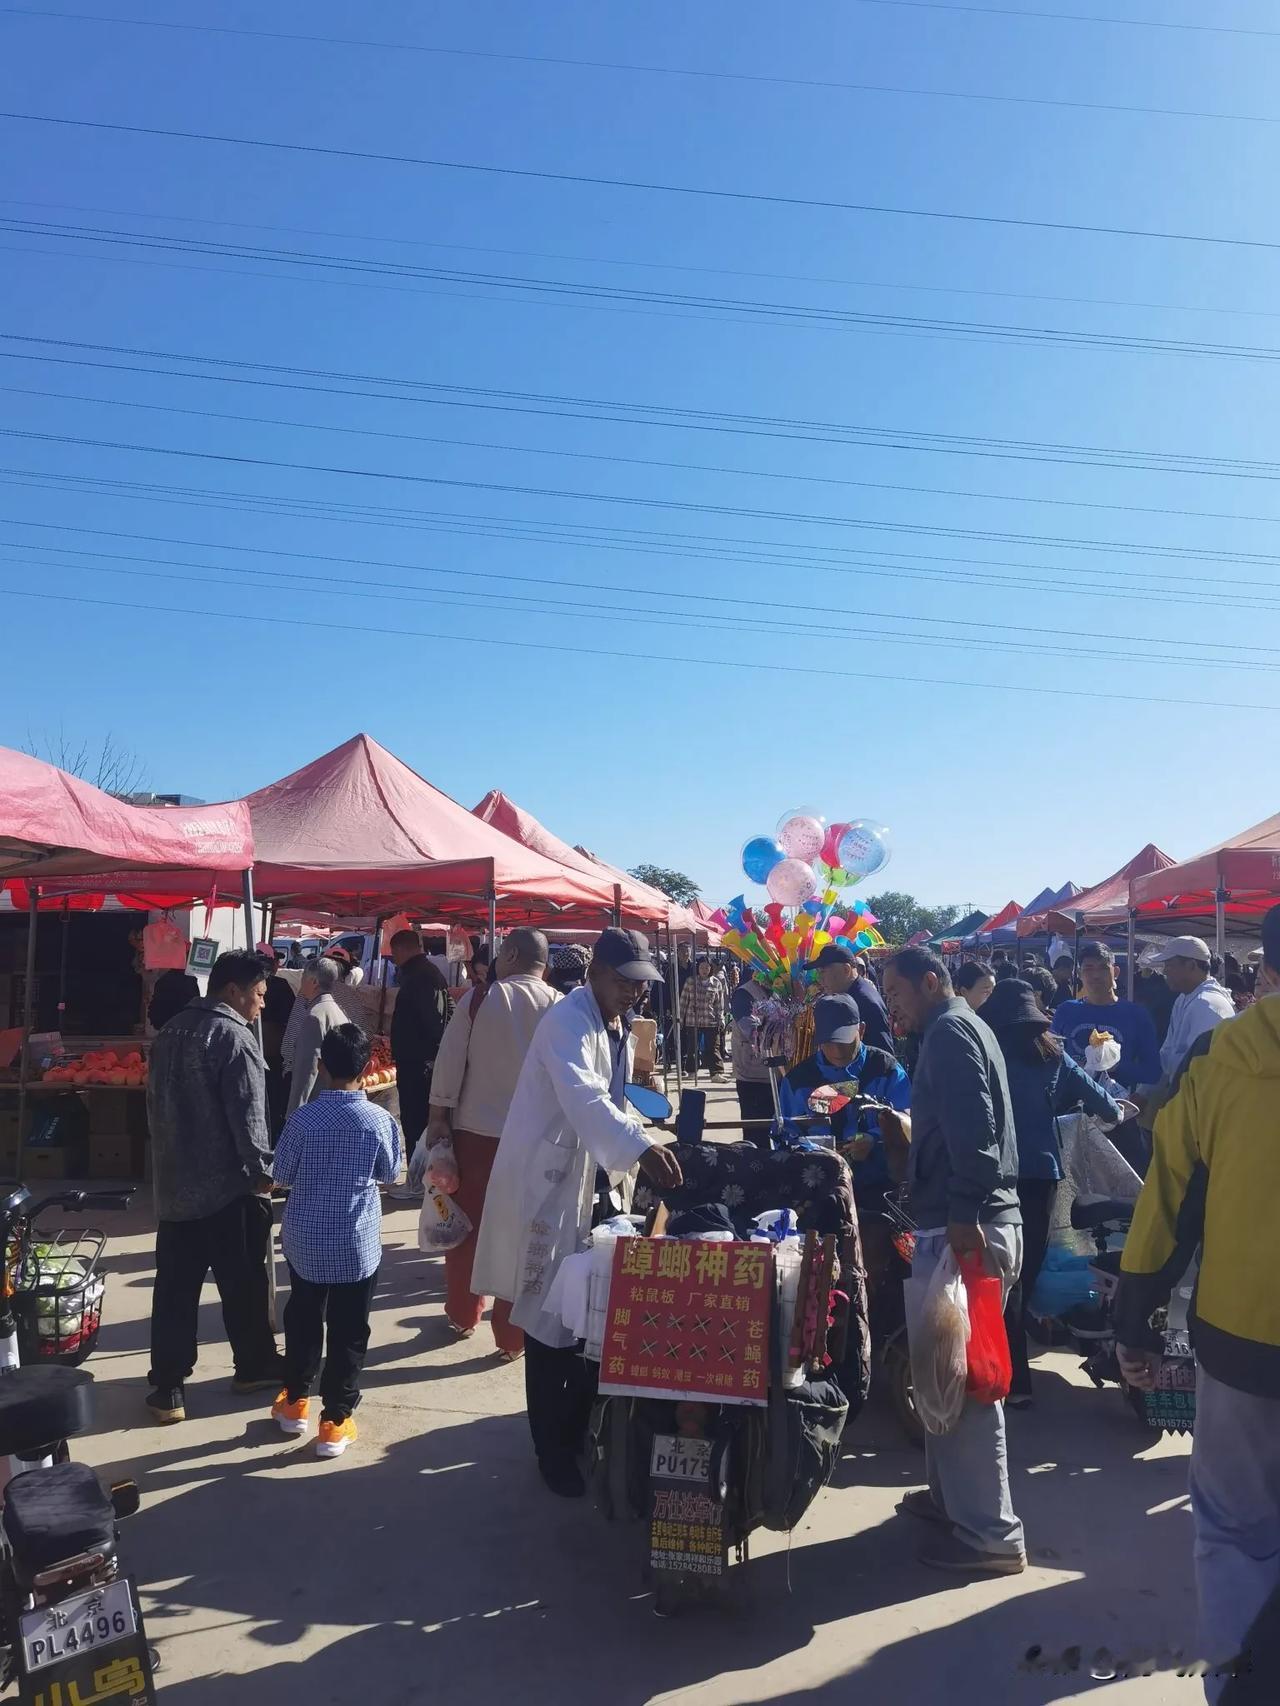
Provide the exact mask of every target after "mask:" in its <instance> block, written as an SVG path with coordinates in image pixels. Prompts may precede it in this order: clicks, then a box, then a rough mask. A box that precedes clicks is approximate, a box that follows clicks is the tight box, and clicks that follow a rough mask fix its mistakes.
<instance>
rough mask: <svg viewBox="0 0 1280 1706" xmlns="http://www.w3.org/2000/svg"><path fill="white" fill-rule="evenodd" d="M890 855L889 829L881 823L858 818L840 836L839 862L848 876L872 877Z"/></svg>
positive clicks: (882, 867) (887, 861) (887, 860)
mask: <svg viewBox="0 0 1280 1706" xmlns="http://www.w3.org/2000/svg"><path fill="white" fill-rule="evenodd" d="M891 856H892V849H891V847H890V844H889V831H888V830H887V829H886V828H885V826H884V825H883V824H882V823H873V822H872V821H871V819H870V818H859V819H858V820H857V822H855V823H851V824H850V825H849V827H848V829H846V830H845V832H844V834H843V835H842V836H841V838H840V863H841V865H842V866H843V867H844V869H845V870H846V871H848V873H849V874H850V876H855V877H873V876H874V875H875V874H876V872H877V871H883V870H884V868H885V866H886V865H887V864H888V863H889V860H890V858H891Z"/></svg>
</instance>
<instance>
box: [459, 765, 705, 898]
mask: <svg viewBox="0 0 1280 1706" xmlns="http://www.w3.org/2000/svg"><path fill="white" fill-rule="evenodd" d="M473 816H475V817H478V818H479V819H480V821H481V822H482V823H487V824H491V825H492V826H493V828H494V829H498V830H501V832H502V833H503V835H508V836H510V837H511V839H512V840H513V841H518V842H519V843H520V845H521V846H522V847H527V848H530V849H531V850H532V851H533V852H535V853H540V854H542V855H543V856H544V857H545V858H547V859H554V860H555V862H556V863H557V864H559V865H563V866H565V867H566V868H567V869H568V870H570V871H578V872H581V873H582V874H583V875H584V876H585V877H586V878H587V879H588V880H589V881H590V882H591V883H592V884H593V885H596V884H599V883H600V882H601V881H607V880H609V879H610V878H611V879H612V888H613V900H614V908H615V910H616V911H617V912H618V913H619V915H620V917H621V918H622V921H623V923H624V924H626V925H628V926H629V927H630V926H641V927H643V926H644V925H646V924H648V925H654V924H666V923H668V922H669V920H670V915H671V913H672V911H673V910H677V911H678V910H679V909H678V908H673V905H672V902H671V901H670V900H669V899H668V898H667V896H666V895H665V894H663V893H662V891H661V890H660V889H655V888H650V886H649V885H648V884H647V883H641V882H637V881H636V879H635V878H634V877H629V876H627V875H626V873H625V872H623V871H615V870H614V869H613V867H612V866H609V865H605V864H604V862H603V861H602V860H600V859H596V858H593V857H592V856H591V855H590V854H589V853H582V852H580V851H579V849H578V848H576V847H571V846H570V845H569V843H568V842H567V841H561V839H560V837H559V836H558V835H553V834H552V832H551V831H550V830H549V829H547V828H546V827H545V825H543V824H541V823H539V822H538V819H537V818H536V817H534V815H533V813H532V812H527V811H525V810H524V808H523V807H522V806H518V805H517V804H516V803H515V801H514V800H513V799H511V798H510V796H509V795H507V794H504V793H503V792H502V791H501V790H500V789H498V788H490V790H489V792H488V793H487V794H486V795H485V797H484V798H483V799H482V800H481V801H480V804H479V805H478V806H476V807H475V808H474V811H473Z"/></svg>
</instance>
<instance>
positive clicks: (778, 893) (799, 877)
mask: <svg viewBox="0 0 1280 1706" xmlns="http://www.w3.org/2000/svg"><path fill="white" fill-rule="evenodd" d="M765 887H766V888H767V889H768V891H769V893H770V895H771V896H772V897H773V899H774V900H776V901H778V902H779V903H780V904H781V905H782V906H803V905H804V903H805V901H807V900H812V898H813V896H814V895H815V894H817V892H818V879H817V877H816V876H814V874H813V871H812V870H811V869H810V867H809V866H808V865H806V864H805V862H804V860H803V859H784V860H783V861H782V862H781V864H778V865H775V866H774V867H773V869H772V870H771V871H770V872H769V876H768V878H767V880H766V882H765Z"/></svg>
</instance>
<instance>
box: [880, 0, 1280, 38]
mask: <svg viewBox="0 0 1280 1706" xmlns="http://www.w3.org/2000/svg"><path fill="white" fill-rule="evenodd" d="M858 4H859V5H861V6H893V7H897V8H899V9H901V10H904V11H907V10H909V11H913V12H972V13H974V14H975V15H978V16H981V17H989V18H1021V19H1024V20H1025V19H1027V18H1030V19H1033V20H1034V21H1036V22H1040V21H1041V20H1046V21H1050V22H1053V23H1059V24H1115V25H1118V26H1121V27H1123V28H1125V29H1138V30H1186V31H1188V32H1189V33H1193V34H1195V35H1214V36H1267V37H1273V38H1274V37H1277V36H1280V30H1260V29H1256V28H1253V27H1251V26H1249V27H1246V26H1245V25H1243V24H1181V23H1177V22H1175V21H1174V20H1173V19H1170V18H1112V17H1108V16H1106V15H1105V14H1103V13H1094V12H1028V11H1026V10H1024V9H1023V8H1022V7H1019V6H976V5H970V4H965V3H964V0H960V3H958V4H952V3H951V0H858Z"/></svg>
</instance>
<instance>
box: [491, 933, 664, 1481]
mask: <svg viewBox="0 0 1280 1706" xmlns="http://www.w3.org/2000/svg"><path fill="white" fill-rule="evenodd" d="M661 975H662V974H661V973H660V971H659V970H658V967H657V966H656V965H655V964H654V962H653V959H652V958H651V956H650V952H649V944H648V941H647V940H646V939H645V937H643V936H642V935H640V934H639V933H638V932H637V931H634V930H606V931H604V932H603V933H602V934H601V936H600V938H599V940H598V941H597V942H596V945H595V951H594V953H593V954H592V957H591V964H590V966H589V967H588V970H587V981H586V983H585V984H583V985H582V987H581V988H579V989H574V990H572V991H570V993H569V994H568V995H566V996H565V998H564V1000H563V1001H559V1002H557V1003H556V1004H555V1006H553V1007H550V1008H548V1010H547V1011H546V1013H545V1014H544V1015H543V1017H542V1019H541V1020H540V1021H539V1023H538V1028H537V1030H536V1031H535V1032H534V1034H533V1041H532V1042H531V1043H530V1045H529V1052H528V1053H527V1054H526V1055H525V1058H524V1065H523V1066H522V1067H521V1069H520V1076H519V1078H518V1079H517V1080H516V1087H515V1091H514V1093H513V1095H512V1098H511V1106H510V1108H509V1109H508V1112H507V1117H506V1120H505V1122H504V1124H503V1127H502V1137H501V1141H500V1142H499V1145H498V1153H497V1158H496V1160H495V1162H494V1167H493V1173H492V1175H491V1176H490V1180H489V1190H488V1194H487V1196H486V1199H485V1205H484V1216H483V1219H482V1220H481V1223H480V1236H479V1238H478V1240H477V1244H476V1259H475V1268H474V1272H473V1277H472V1288H473V1290H475V1291H476V1292H477V1293H480V1294H484V1295H488V1296H492V1297H501V1298H505V1299H506V1300H507V1302H509V1303H510V1304H511V1305H512V1309H511V1321H512V1324H513V1325H514V1326H516V1327H519V1328H521V1329H522V1330H523V1332H524V1335H525V1400H526V1404H527V1407H528V1412H529V1431H530V1433H531V1434H532V1436H533V1447H534V1451H535V1452H536V1454H537V1458H538V1468H539V1471H540V1472H541V1475H542V1478H543V1480H544V1481H545V1482H546V1484H547V1486H548V1487H549V1488H550V1489H551V1491H552V1492H554V1493H558V1494H560V1495H561V1496H562V1497H565V1498H575V1497H581V1495H582V1493H583V1492H584V1491H585V1487H584V1483H583V1479H582V1474H581V1471H580V1469H579V1467H578V1458H579V1456H580V1454H581V1451H582V1448H583V1446H584V1444H585V1441H586V1431H587V1422H588V1420H589V1419H590V1414H591V1403H592V1399H593V1397H594V1391H593V1387H594V1381H593V1380H592V1377H591V1374H590V1372H589V1370H588V1365H587V1364H586V1363H585V1362H584V1361H583V1359H582V1357H581V1355H580V1354H579V1349H578V1343H577V1341H576V1339H575V1338H574V1335H573V1334H572V1333H571V1332H569V1331H568V1330H567V1329H566V1328H565V1327H564V1325H563V1324H562V1322H561V1320H560V1318H559V1316H558V1315H553V1314H551V1313H549V1312H548V1311H547V1310H546V1309H544V1307H543V1305H544V1301H545V1299H546V1296H547V1293H548V1292H549V1291H550V1289H551V1282H552V1281H553V1280H554V1278H555V1276H556V1272H557V1270H558V1269H559V1267H560V1264H561V1262H562V1261H563V1260H564V1258H565V1257H566V1256H569V1255H572V1254H573V1252H574V1251H576V1250H578V1249H579V1248H581V1247H582V1245H583V1243H584V1242H585V1240H586V1237H587V1234H588V1232H589V1231H590V1229H591V1207H592V1200H593V1196H594V1185H595V1173H596V1168H597V1166H600V1167H603V1168H604V1169H605V1171H606V1172H607V1173H609V1174H610V1175H611V1176H612V1178H613V1179H614V1180H615V1181H620V1180H621V1179H622V1178H624V1177H625V1176H626V1175H627V1174H628V1173H630V1171H631V1170H632V1169H633V1168H634V1167H637V1166H638V1167H639V1168H640V1171H641V1172H642V1173H643V1174H644V1175H645V1177H646V1178H647V1179H648V1180H649V1181H650V1182H651V1183H652V1184H654V1185H656V1186H657V1188H658V1189H659V1190H672V1189H674V1188H675V1187H676V1186H677V1185H679V1183H680V1179H681V1174H680V1164H679V1162H678V1161H677V1160H676V1158H675V1156H674V1155H673V1154H672V1153H671V1152H670V1151H669V1150H667V1149H664V1148H662V1147H661V1146H660V1145H657V1144H654V1143H652V1142H651V1141H650V1139H649V1137H648V1136H647V1134H646V1132H645V1129H644V1125H643V1123H642V1122H641V1120H640V1117H639V1115H638V1114H635V1113H633V1112H631V1111H630V1110H629V1109H628V1107H627V1102H626V1094H625V1088H626V1083H627V1077H628V1067H629V1064H630V1052H631V1051H630V1039H629V1037H628V1028H629V1027H628V1022H627V1014H628V1013H629V1011H630V1009H631V1008H632V1006H633V1005H634V1003H635V1002H636V1001H637V1000H638V999H639V997H640V995H641V994H642V993H643V991H644V987H645V985H646V983H653V982H656V981H657V979H658V978H660V976H661Z"/></svg>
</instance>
